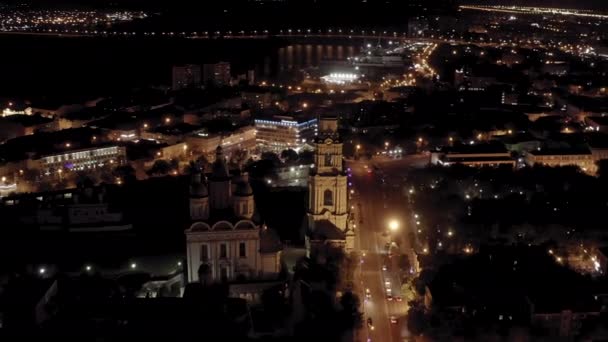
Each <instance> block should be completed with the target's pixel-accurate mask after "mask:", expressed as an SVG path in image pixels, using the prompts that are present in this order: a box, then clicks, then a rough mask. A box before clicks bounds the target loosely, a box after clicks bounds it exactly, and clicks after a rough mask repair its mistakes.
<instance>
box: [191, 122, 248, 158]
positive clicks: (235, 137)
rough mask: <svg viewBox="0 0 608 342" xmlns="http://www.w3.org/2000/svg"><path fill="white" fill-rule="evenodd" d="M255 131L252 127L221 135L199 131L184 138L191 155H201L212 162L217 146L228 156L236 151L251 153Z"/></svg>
mask: <svg viewBox="0 0 608 342" xmlns="http://www.w3.org/2000/svg"><path fill="white" fill-rule="evenodd" d="M255 133H256V129H255V127H253V126H245V127H241V128H239V129H237V130H235V131H233V132H226V133H222V134H217V133H216V134H211V133H208V132H206V131H199V132H195V133H194V134H191V135H190V136H188V137H186V140H185V141H186V143H187V144H188V149H190V150H191V151H192V152H193V153H196V154H203V155H205V156H206V157H207V159H209V160H213V158H212V157H213V154H214V153H215V148H216V147H217V146H222V149H223V150H224V153H225V154H226V155H230V154H231V153H232V152H234V151H237V150H244V151H247V152H253V150H255V148H256V135H255Z"/></svg>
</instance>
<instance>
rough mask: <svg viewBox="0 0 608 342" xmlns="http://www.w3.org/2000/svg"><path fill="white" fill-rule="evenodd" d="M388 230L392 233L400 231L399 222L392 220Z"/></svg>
mask: <svg viewBox="0 0 608 342" xmlns="http://www.w3.org/2000/svg"><path fill="white" fill-rule="evenodd" d="M388 228H389V229H390V230H391V231H392V232H396V231H397V229H399V222H398V221H397V220H391V221H390V222H389V223H388Z"/></svg>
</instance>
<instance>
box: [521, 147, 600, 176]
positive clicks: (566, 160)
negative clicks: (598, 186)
mask: <svg viewBox="0 0 608 342" xmlns="http://www.w3.org/2000/svg"><path fill="white" fill-rule="evenodd" d="M525 161H526V164H528V165H530V166H533V165H536V164H541V165H546V166H552V167H555V166H578V167H579V168H580V169H581V170H582V171H584V172H586V173H589V174H595V172H596V171H597V165H596V164H595V160H594V158H593V155H592V153H591V151H590V150H589V148H565V149H564V148H562V149H551V148H539V149H537V150H533V151H530V152H528V153H527V154H526V157H525Z"/></svg>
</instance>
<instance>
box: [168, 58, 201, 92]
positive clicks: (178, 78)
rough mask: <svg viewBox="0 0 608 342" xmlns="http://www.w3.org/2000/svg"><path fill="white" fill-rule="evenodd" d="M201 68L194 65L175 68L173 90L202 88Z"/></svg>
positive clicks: (176, 66)
mask: <svg viewBox="0 0 608 342" xmlns="http://www.w3.org/2000/svg"><path fill="white" fill-rule="evenodd" d="M201 79H202V75H201V66H200V65H194V64H186V65H175V66H173V86H172V88H173V90H180V89H184V88H191V87H200V86H201Z"/></svg>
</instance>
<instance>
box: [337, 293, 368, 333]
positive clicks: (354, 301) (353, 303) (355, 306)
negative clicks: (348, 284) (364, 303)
mask: <svg viewBox="0 0 608 342" xmlns="http://www.w3.org/2000/svg"><path fill="white" fill-rule="evenodd" d="M360 305H361V301H360V300H359V297H358V296H357V295H356V294H354V293H352V292H350V291H348V292H345V293H344V294H343V295H342V297H341V298H340V306H342V311H341V312H340V316H341V317H342V319H343V324H344V328H345V329H355V328H360V327H361V325H362V323H363V314H362V313H361V311H359V307H360Z"/></svg>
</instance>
